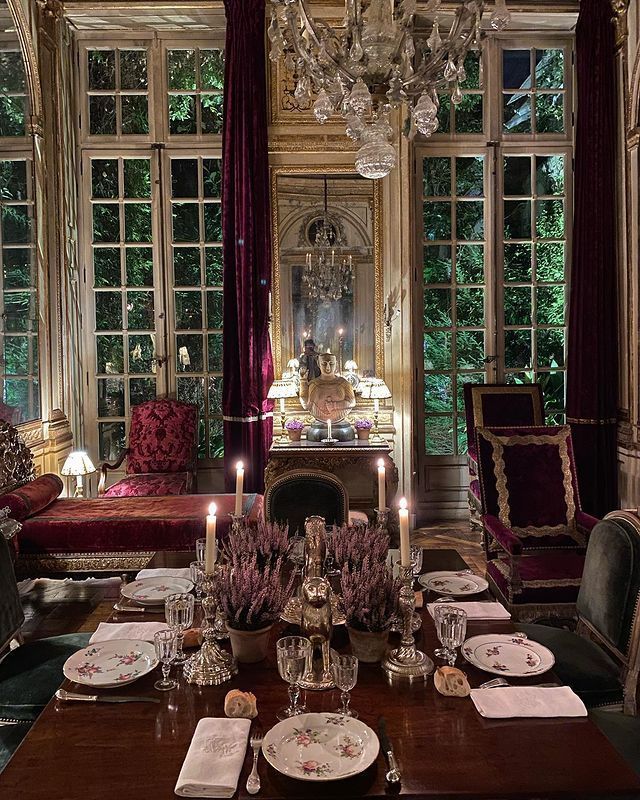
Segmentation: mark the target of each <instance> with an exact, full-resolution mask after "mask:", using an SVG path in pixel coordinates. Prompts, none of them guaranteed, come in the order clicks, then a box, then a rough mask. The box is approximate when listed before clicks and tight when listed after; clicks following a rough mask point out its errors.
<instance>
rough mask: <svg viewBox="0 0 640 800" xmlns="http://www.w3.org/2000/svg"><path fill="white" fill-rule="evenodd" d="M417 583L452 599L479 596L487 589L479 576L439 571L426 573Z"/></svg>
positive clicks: (486, 585) (487, 586)
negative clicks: (452, 597)
mask: <svg viewBox="0 0 640 800" xmlns="http://www.w3.org/2000/svg"><path fill="white" fill-rule="evenodd" d="M418 583H419V584H420V585H421V586H424V588H425V589H431V591H433V592H438V594H450V595H453V596H454V597H464V596H466V595H470V594H479V593H480V592H484V591H486V590H487V589H488V588H489V584H488V583H487V581H486V580H485V579H484V578H481V577H480V576H479V575H473V574H472V573H471V572H464V571H458V572H453V571H452V570H440V571H439V572H426V573H425V574H424V575H420V577H419V578H418Z"/></svg>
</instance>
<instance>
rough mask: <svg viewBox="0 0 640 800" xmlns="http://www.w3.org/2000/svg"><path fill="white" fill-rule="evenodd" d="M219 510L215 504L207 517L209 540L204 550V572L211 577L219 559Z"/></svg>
mask: <svg viewBox="0 0 640 800" xmlns="http://www.w3.org/2000/svg"><path fill="white" fill-rule="evenodd" d="M217 510H218V508H217V506H216V504H215V503H211V505H210V506H209V514H208V515H207V540H206V543H205V548H204V571H205V572H206V573H207V574H208V575H210V574H211V573H212V572H213V568H214V566H215V563H216V559H217V558H218V546H217V544H216V512H217Z"/></svg>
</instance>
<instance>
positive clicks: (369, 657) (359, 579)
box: [341, 555, 401, 663]
mask: <svg viewBox="0 0 640 800" xmlns="http://www.w3.org/2000/svg"><path fill="white" fill-rule="evenodd" d="M400 585H401V584H400V581H399V580H398V579H397V578H394V577H393V575H392V574H391V572H390V571H389V569H388V568H387V565H386V563H385V562H384V561H383V562H381V561H378V560H375V559H372V558H371V557H370V556H369V555H366V556H365V557H364V558H363V559H362V560H361V563H360V566H359V567H358V568H356V569H350V568H349V566H348V565H347V564H345V565H344V567H343V568H342V576H341V586H342V602H343V605H344V612H345V617H346V621H347V631H348V633H349V640H350V642H351V651H352V652H353V654H354V655H355V656H356V657H357V658H358V660H359V661H364V662H365V663H375V662H376V661H380V660H381V659H382V657H383V656H384V654H385V651H386V649H387V642H388V639H389V630H390V627H391V624H392V622H393V620H394V618H395V617H396V615H397V613H398V598H399V594H400Z"/></svg>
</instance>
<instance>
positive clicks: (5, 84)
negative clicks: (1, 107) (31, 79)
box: [0, 50, 26, 93]
mask: <svg viewBox="0 0 640 800" xmlns="http://www.w3.org/2000/svg"><path fill="white" fill-rule="evenodd" d="M25 88H26V87H25V74H24V62H23V60H22V54H21V53H19V52H18V51H17V50H1V51H0V92H2V93H5V92H24V91H25Z"/></svg>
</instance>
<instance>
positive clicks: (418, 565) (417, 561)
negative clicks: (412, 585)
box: [409, 545, 422, 578]
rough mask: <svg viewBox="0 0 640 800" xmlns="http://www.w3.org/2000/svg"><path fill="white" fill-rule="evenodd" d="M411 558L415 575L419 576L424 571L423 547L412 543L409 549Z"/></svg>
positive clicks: (415, 576)
mask: <svg viewBox="0 0 640 800" xmlns="http://www.w3.org/2000/svg"><path fill="white" fill-rule="evenodd" d="M409 560H410V561H411V570H412V573H413V577H414V578H417V577H418V576H419V575H420V574H421V572H422V547H416V546H415V545H412V546H411V548H410V550H409Z"/></svg>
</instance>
